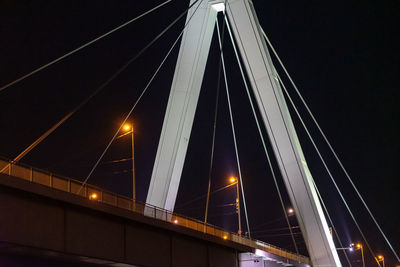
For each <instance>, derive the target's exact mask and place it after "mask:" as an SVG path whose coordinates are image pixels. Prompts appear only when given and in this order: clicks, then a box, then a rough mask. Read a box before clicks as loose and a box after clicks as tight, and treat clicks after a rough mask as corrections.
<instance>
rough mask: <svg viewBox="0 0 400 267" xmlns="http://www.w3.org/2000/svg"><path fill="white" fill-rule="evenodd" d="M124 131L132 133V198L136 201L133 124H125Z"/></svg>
mask: <svg viewBox="0 0 400 267" xmlns="http://www.w3.org/2000/svg"><path fill="white" fill-rule="evenodd" d="M123 129H124V131H126V134H129V133H130V134H131V137H132V142H131V143H132V200H133V202H135V201H136V177H135V139H134V138H135V137H134V132H133V124H132V125H131V124H128V123H127V124H124V126H123Z"/></svg>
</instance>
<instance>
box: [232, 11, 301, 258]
mask: <svg viewBox="0 0 400 267" xmlns="http://www.w3.org/2000/svg"><path fill="white" fill-rule="evenodd" d="M225 24H226V25H227V28H228V32H229V36H230V39H231V42H232V46H233V50H234V52H235V56H236V60H237V62H238V65H239V69H240V73H241V75H242V79H243V83H244V86H245V88H246V93H247V97H248V99H249V102H250V106H251V109H252V112H253V116H254V119H255V121H256V124H257V129H258V133H259V135H260V139H261V142H262V144H263V148H264V152H265V155H266V157H267V161H268V166H269V168H270V170H271V174H272V177H273V180H274V185H275V188H276V190H277V193H278V196H279V200H280V202H281V207H282V210H283V213H284V215H285V219H286V223H287V225H288V227H289V230H290V232H291V233H292V228H291V225H290V221H289V217H288V215H287V212H286V208H285V204H284V203H283V198H282V194H281V191H280V189H279V185H278V181H277V178H276V175H275V171H274V169H273V167H272V163H271V159H270V157H269V153H268V150H267V146H266V144H265V140H264V136H263V134H262V131H261V127H260V123H259V121H258V118H257V115H256V111H255V108H254V104H253V100H252V99H251V96H250V91H249V86H248V84H247V81H246V78H245V76H244V71H243V67H242V63H241V62H240V59H239V54H238V51H237V48H236V44H235V41H234V40H233V36H232V31H231V28H230V26H229V22H228V20H227V19H225ZM292 242H293V245H294V247H295V249H296V253H297V254H299V250H298V247H297V245H296V240H295V238H294V235H292Z"/></svg>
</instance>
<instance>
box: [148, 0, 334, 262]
mask: <svg viewBox="0 0 400 267" xmlns="http://www.w3.org/2000/svg"><path fill="white" fill-rule="evenodd" d="M192 2H194V0H191V3H192ZM200 2H201V4H200V8H199V9H198V10H197V12H196V13H195V14H194V16H193V18H192V21H191V22H190V24H189V25H188V27H187V28H186V30H185V33H184V35H183V40H182V43H181V48H180V52H179V56H178V62H177V66H176V69H175V75H174V79H173V84H172V88H171V93H170V97H169V102H168V106H167V111H166V115H165V118H164V125H163V128H162V132H161V138H160V143H159V146H158V151H157V155H156V161H155V164H154V168H153V174H152V178H151V183H150V188H149V193H148V196H147V203H148V204H152V205H155V206H158V207H162V208H165V209H168V210H171V211H172V210H173V208H174V204H175V199H176V196H177V191H178V187H179V182H180V176H181V173H182V169H183V164H184V159H185V156H186V150H187V146H188V142H189V137H190V132H191V128H192V124H193V119H194V114H195V109H196V105H197V100H198V96H199V93H200V87H201V83H202V79H203V74H204V68H205V65H206V60H207V56H208V50H209V47H210V42H211V37H212V33H213V29H214V23H215V19H216V15H217V11H218V10H221V4H223V3H224V2H225V3H226V5H227V6H226V13H227V16H228V19H229V22H230V25H231V27H232V31H233V34H234V37H235V39H236V43H237V45H238V47H239V51H240V54H241V57H242V60H243V63H244V65H245V68H246V72H247V75H248V79H249V81H250V83H251V86H252V89H253V92H254V96H255V98H256V101H257V104H258V107H259V110H260V114H261V116H262V118H263V121H264V125H265V127H266V130H267V132H268V135H269V138H270V141H271V144H272V148H273V150H274V153H275V156H276V158H277V161H278V164H279V168H280V171H281V174H282V177H283V179H284V182H285V185H286V188H287V191H288V194H289V197H290V199H291V202H292V205H293V208H294V210H295V212H296V217H297V220H298V222H299V225H300V228H301V231H302V233H303V237H304V239H305V242H306V244H307V248H308V251H309V254H310V257H311V261H312V263H313V266H341V264H340V261H339V257H338V255H337V252H336V249H335V245H334V243H333V239H332V237H331V235H330V233H329V229H328V224H327V222H326V219H325V216H324V214H323V211H322V208H321V204H320V202H319V199H318V196H317V194H316V191H315V188H314V185H313V182H312V176H311V173H310V171H309V169H308V166H307V163H306V161H305V158H304V155H303V152H302V149H301V147H300V143H299V140H298V137H297V134H296V131H295V129H294V125H293V122H292V120H291V117H290V113H289V110H288V108H287V105H286V102H285V98H284V96H283V93H282V91H281V88H280V85H279V83H278V81H277V79H276V71H275V68H274V67H273V65H272V61H271V58H270V55H269V53H268V49H267V46H266V43H265V40H264V39H263V38H262V34H261V32H260V25H259V22H258V19H257V16H256V13H255V10H254V7H253V5H252V3H251V1H250V0H226V1H224V0H219V1H215V0H214V1H211V0H203V1H200ZM195 8H196V5H195V6H194V7H192V8H191V10H190V12H189V14H188V18H190V16H192V14H193V12H194V10H195Z"/></svg>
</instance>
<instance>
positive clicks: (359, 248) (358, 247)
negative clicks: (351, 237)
mask: <svg viewBox="0 0 400 267" xmlns="http://www.w3.org/2000/svg"><path fill="white" fill-rule="evenodd" d="M355 248H356V249H357V250H361V259H362V266H363V267H365V260H364V248H363V246H362V245H361V244H360V243H357V244H356V246H355Z"/></svg>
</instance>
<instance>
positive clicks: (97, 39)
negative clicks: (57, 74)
mask: <svg viewBox="0 0 400 267" xmlns="http://www.w3.org/2000/svg"><path fill="white" fill-rule="evenodd" d="M171 1H172V0H167V1H165V2H163V3H161V4H159V5H157V6H156V7H153V8H152V9H150V10H148V11H146V12H144V13H142V14H141V15H139V16H137V17H135V18H133V19H131V20H129V21H127V22H125V23H123V24H121V25H120V26H118V27H116V28H114V29H112V30H111V31H108V32H106V33H105V34H103V35H101V36H99V37H97V38H95V39H93V40H91V41H90V42H87V43H85V44H83V45H81V46H80V47H78V48H76V49H74V50H72V51H70V52H68V53H66V54H64V55H63V56H61V57H59V58H56V59H54V60H53V61H51V62H49V63H47V64H45V65H43V66H41V67H39V68H37V69H35V70H33V71H31V72H29V73H27V74H25V75H24V76H22V77H20V78H18V79H16V80H14V81H12V82H10V83H8V84H6V85H4V86H2V87H0V92H1V91H3V90H5V89H7V88H8V87H10V86H12V85H14V84H16V83H18V82H20V81H22V80H24V79H25V78H28V77H30V76H32V75H33V74H35V73H37V72H39V71H41V70H43V69H46V68H47V67H49V66H51V65H53V64H55V63H57V62H58V61H60V60H62V59H64V58H66V57H68V56H70V55H72V54H75V53H76V52H78V51H80V50H82V49H83V48H85V47H87V46H89V45H91V44H93V43H95V42H97V41H99V40H100V39H103V38H104V37H106V36H108V35H110V34H112V33H114V32H116V31H118V30H119V29H121V28H123V27H125V26H127V25H129V24H131V23H132V22H134V21H136V20H138V19H140V18H142V17H144V16H145V15H147V14H149V13H151V12H153V11H155V10H157V9H158V8H160V7H162V6H164V5H166V4H168V3H169V2H171Z"/></svg>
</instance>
